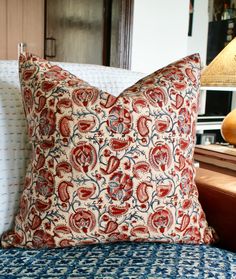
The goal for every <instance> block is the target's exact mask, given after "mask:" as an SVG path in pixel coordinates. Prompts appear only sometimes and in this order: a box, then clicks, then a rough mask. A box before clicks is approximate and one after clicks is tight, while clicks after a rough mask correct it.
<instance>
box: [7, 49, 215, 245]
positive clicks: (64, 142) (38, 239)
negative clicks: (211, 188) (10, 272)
mask: <svg viewBox="0 0 236 279" xmlns="http://www.w3.org/2000/svg"><path fill="white" fill-rule="evenodd" d="M199 74H200V61H199V56H198V55H192V56H189V57H186V58H184V59H182V60H180V61H177V62H175V63H173V64H171V65H169V66H167V67H165V68H163V69H161V70H158V71H156V72H154V73H153V74H151V75H149V76H147V77H145V78H143V79H142V80H140V81H139V82H137V83H136V84H134V85H133V86H131V87H130V88H128V89H126V90H125V91H123V92H122V93H121V94H120V95H119V96H118V97H114V96H112V95H110V94H109V93H106V92H103V91H101V90H99V89H97V88H95V87H93V86H91V85H89V84H87V83H86V82H84V81H82V80H80V79H79V78H77V77H75V76H73V75H72V74H70V73H69V72H67V71H65V70H63V69H61V68H60V67H58V66H53V65H51V64H50V63H49V62H47V61H45V60H42V59H39V58H38V57H35V56H32V55H29V54H26V55H22V56H21V57H20V79H21V88H22V92H23V93H22V97H23V103H24V107H25V113H26V117H27V121H28V131H29V137H30V141H31V143H32V149H33V151H32V153H33V154H32V160H31V163H30V165H29V167H28V171H27V175H26V179H25V188H24V190H23V193H22V197H21V202H20V210H19V212H18V214H17V216H16V218H15V225H14V228H13V230H12V231H10V232H6V233H5V234H4V235H3V237H2V245H3V247H10V246H17V247H29V248H34V247H35V248H38V247H40V248H41V247H64V246H74V245H78V244H85V243H106V242H115V241H152V242H178V243H207V244H208V243H211V242H213V241H214V237H213V231H212V229H211V228H209V227H208V225H207V222H206V219H205V215H204V212H203V211H202V208H201V206H200V204H199V201H198V192H197V188H196V185H195V183H194V175H195V172H194V167H193V147H194V143H195V124H196V117H197V99H198V89H199Z"/></svg>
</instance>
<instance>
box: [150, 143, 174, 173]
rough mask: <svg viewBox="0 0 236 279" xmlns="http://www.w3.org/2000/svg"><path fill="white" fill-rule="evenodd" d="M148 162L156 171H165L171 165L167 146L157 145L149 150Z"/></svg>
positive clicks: (169, 150)
mask: <svg viewBox="0 0 236 279" xmlns="http://www.w3.org/2000/svg"><path fill="white" fill-rule="evenodd" d="M149 160H150V163H151V165H152V167H154V168H155V169H156V170H163V171H164V170H166V169H167V168H169V166H170V164H171V161H172V159H171V149H170V147H169V146H168V145H167V144H165V143H164V144H163V143H162V142H161V143H157V144H156V145H155V147H153V148H152V149H151V150H150V154H149Z"/></svg>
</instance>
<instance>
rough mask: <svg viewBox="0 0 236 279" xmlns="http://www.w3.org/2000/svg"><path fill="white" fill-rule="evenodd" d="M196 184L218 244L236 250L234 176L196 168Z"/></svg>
mask: <svg viewBox="0 0 236 279" xmlns="http://www.w3.org/2000/svg"><path fill="white" fill-rule="evenodd" d="M195 181H196V184H197V188H198V191H199V200H200V203H201V205H202V207H203V209H204V211H205V213H206V218H207V221H208V223H209V225H210V226H212V227H213V228H214V229H215V231H216V233H217V235H218V236H219V243H218V244H217V246H220V247H222V248H225V249H229V250H233V251H236V177H233V176H231V175H228V174H222V173H219V172H215V171H212V170H207V169H203V168H197V173H196V180H195Z"/></svg>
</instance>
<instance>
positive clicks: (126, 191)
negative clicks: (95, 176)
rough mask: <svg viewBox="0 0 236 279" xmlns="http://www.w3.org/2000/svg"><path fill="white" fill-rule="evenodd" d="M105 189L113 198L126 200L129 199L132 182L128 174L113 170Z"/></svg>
mask: <svg viewBox="0 0 236 279" xmlns="http://www.w3.org/2000/svg"><path fill="white" fill-rule="evenodd" d="M107 191H108V194H109V196H110V197H111V198H112V199H113V200H119V201H122V202H124V201H127V200H129V199H130V197H131V195H132V191H133V182H132V179H131V177H130V176H129V175H127V174H125V173H122V172H121V171H120V172H115V173H114V174H113V175H112V176H111V178H110V181H109V182H108V187H107Z"/></svg>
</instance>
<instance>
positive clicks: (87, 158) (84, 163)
mask: <svg viewBox="0 0 236 279" xmlns="http://www.w3.org/2000/svg"><path fill="white" fill-rule="evenodd" d="M96 163H97V153H96V150H95V148H94V147H93V146H92V145H91V144H90V143H87V142H79V143H78V144H77V146H76V147H75V148H74V149H73V150H72V151H71V164H72V167H74V168H75V169H76V170H77V171H80V172H81V171H83V172H88V171H89V170H92V169H93V168H94V167H95V165H96Z"/></svg>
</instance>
